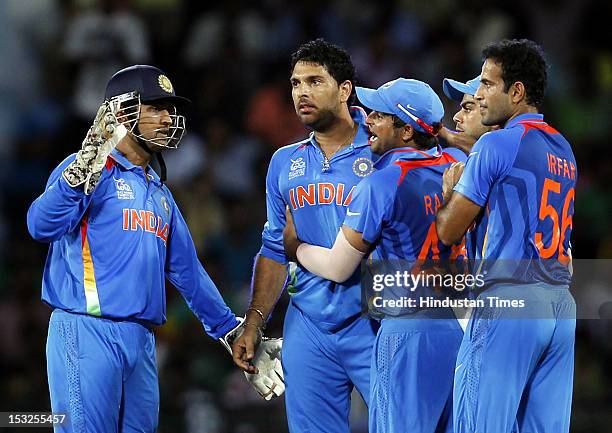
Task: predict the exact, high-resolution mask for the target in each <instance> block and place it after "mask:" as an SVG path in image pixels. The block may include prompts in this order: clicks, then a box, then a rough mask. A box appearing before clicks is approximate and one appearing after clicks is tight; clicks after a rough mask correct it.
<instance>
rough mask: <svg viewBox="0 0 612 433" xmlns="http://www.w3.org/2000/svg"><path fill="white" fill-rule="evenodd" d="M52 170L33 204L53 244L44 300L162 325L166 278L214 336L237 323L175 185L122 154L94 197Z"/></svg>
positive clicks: (32, 220)
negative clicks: (196, 239) (208, 266)
mask: <svg viewBox="0 0 612 433" xmlns="http://www.w3.org/2000/svg"><path fill="white" fill-rule="evenodd" d="M74 159H75V155H71V156H70V157H68V158H67V159H66V160H64V161H63V162H62V163H61V164H60V165H59V166H58V167H57V168H56V169H55V170H54V171H53V173H52V174H51V176H50V178H49V181H48V182H47V186H46V188H45V191H44V192H43V194H42V195H41V196H40V197H38V198H37V199H36V200H35V201H34V203H32V205H31V206H30V209H29V211H28V230H29V232H30V234H31V235H32V237H33V238H34V239H36V240H39V241H43V242H48V243H50V246H49V254H48V256H47V262H46V264H45V269H44V274H43V284H42V299H43V301H44V302H46V303H47V304H49V305H50V306H51V307H53V308H60V309H62V310H65V311H68V312H73V313H81V314H89V315H93V316H101V317H107V318H112V319H118V320H137V321H144V322H148V323H151V324H155V325H161V324H162V323H164V322H165V321H166V293H165V278H168V279H169V280H170V281H171V282H172V283H173V284H174V285H175V286H176V287H177V289H178V290H179V291H180V292H181V294H182V295H183V297H184V298H185V300H186V301H187V304H188V305H189V307H190V308H191V309H192V310H193V312H194V313H195V314H196V316H197V317H198V319H199V320H200V321H201V322H202V324H203V325H204V328H205V330H206V332H207V333H208V334H209V335H210V336H211V337H213V338H219V337H222V336H223V335H225V334H226V333H227V332H228V331H230V330H231V329H232V328H233V327H235V326H236V325H237V321H236V317H235V316H234V314H233V313H232V312H231V311H230V309H229V308H228V307H227V305H226V304H225V302H224V301H223V299H222V298H221V295H220V294H219V291H218V290H217V288H216V286H215V285H214V283H213V282H212V280H211V279H210V277H209V276H208V274H207V273H206V271H205V270H204V268H203V267H202V264H201V263H200V261H199V260H198V257H197V253H196V249H195V246H194V244H193V241H192V239H191V235H190V234H189V229H188V227H187V224H186V223H185V220H184V219H183V216H182V215H181V213H180V211H179V209H178V207H177V206H176V204H175V202H174V199H173V197H172V195H171V194H170V191H169V190H168V188H167V187H166V186H165V185H163V184H162V183H161V181H160V179H159V177H158V176H157V174H155V172H154V171H153V170H152V169H151V168H150V167H149V169H148V171H147V173H145V171H144V170H143V169H142V167H140V166H136V165H134V164H132V163H131V162H129V161H128V160H127V159H126V158H125V157H124V156H123V155H122V154H121V153H120V152H119V151H117V150H114V151H113V152H112V154H111V155H110V156H109V158H108V160H107V164H106V168H105V169H104V171H103V173H102V176H101V178H100V181H99V183H98V186H97V187H96V189H95V191H94V192H93V193H92V194H91V195H89V196H88V195H85V193H84V192H83V190H82V188H72V187H70V186H69V185H68V184H67V183H66V181H65V179H64V178H63V177H62V171H63V170H64V169H65V168H66V166H68V164H70V163H71V162H72V161H74Z"/></svg>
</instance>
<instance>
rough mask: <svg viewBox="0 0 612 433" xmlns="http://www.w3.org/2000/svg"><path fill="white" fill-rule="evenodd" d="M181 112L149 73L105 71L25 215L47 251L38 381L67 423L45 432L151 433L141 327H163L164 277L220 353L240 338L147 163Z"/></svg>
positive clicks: (144, 69)
mask: <svg viewBox="0 0 612 433" xmlns="http://www.w3.org/2000/svg"><path fill="white" fill-rule="evenodd" d="M187 102H188V100H187V99H185V98H182V97H180V96H177V95H176V94H175V91H174V88H173V86H172V83H171V82H170V80H169V79H168V77H167V76H166V75H165V74H164V73H163V72H162V71H161V70H159V69H157V68H155V67H153V66H147V65H136V66H131V67H129V68H126V69H122V70H121V71H119V72H117V73H116V74H115V75H114V76H113V77H112V78H111V79H110V81H109V82H108V85H107V87H106V96H105V101H104V103H103V104H102V106H101V107H100V109H99V111H98V114H97V115H96V118H95V120H94V123H93V125H92V127H91V128H90V130H89V131H88V133H87V136H86V138H85V140H84V141H83V145H82V149H81V150H80V151H79V152H78V153H76V154H73V155H71V156H69V157H68V158H66V160H64V161H63V162H62V163H61V164H60V165H59V166H58V167H57V168H56V169H55V170H54V171H53V173H52V174H51V176H50V178H49V181H48V182H47V186H46V188H45V191H44V192H43V193H42V195H41V196H40V197H38V198H37V199H36V200H35V201H34V203H32V205H31V207H30V209H29V211H28V220H27V222H28V229H29V232H30V234H31V235H32V237H34V238H35V239H36V240H39V241H42V242H47V243H49V244H50V246H49V254H48V257H47V262H46V264H45V269H44V274H43V283H42V300H43V302H45V303H46V304H48V305H49V306H50V307H51V308H53V313H52V314H51V319H50V323H49V334H48V339H47V374H48V380H49V391H50V396H51V408H52V410H53V412H56V413H57V412H59V413H66V414H67V415H68V416H67V418H68V420H67V422H66V423H65V424H63V425H61V426H56V427H55V431H59V432H88V433H90V432H101V433H102V432H104V433H109V432H124V433H126V432H154V431H156V429H157V424H158V410H159V389H158V381H157V367H156V361H155V339H154V334H153V332H152V328H153V327H154V326H156V325H161V324H163V323H164V322H165V320H166V294H165V279H166V278H168V279H169V280H170V281H171V282H172V283H173V284H174V285H175V286H176V287H177V288H178V290H179V291H180V292H181V294H182V295H183V297H184V298H185V300H186V302H187V304H188V305H189V307H190V308H191V309H192V310H193V312H194V313H195V315H196V316H197V318H198V319H199V320H200V321H201V322H202V325H203V326H204V329H205V331H206V332H207V333H208V334H209V335H210V336H211V337H213V338H218V339H222V340H223V343H224V345H225V346H226V347H229V344H230V343H231V341H232V340H233V338H235V337H236V336H237V335H238V334H239V333H240V332H242V330H244V328H245V327H248V323H246V324H243V325H241V324H240V323H241V321H240V320H238V319H237V318H236V317H235V316H234V314H233V313H232V312H231V311H230V309H229V308H228V307H227V306H226V304H225V302H224V301H223V299H222V298H221V296H220V294H219V291H218V290H217V288H216V287H215V285H214V283H213V282H212V281H211V279H210V278H209V276H208V274H207V273H206V271H205V270H204V268H203V267H202V265H201V264H200V262H199V261H198V258H197V254H196V250H195V247H194V244H193V241H192V239H191V236H190V234H189V230H188V228H187V224H186V223H185V220H184V219H183V217H182V215H181V213H180V211H179V209H178V207H177V206H176V203H175V202H174V199H173V198H172V195H171V193H170V191H169V190H168V188H167V186H166V185H164V184H163V182H162V180H161V179H160V177H159V176H158V175H157V174H156V173H155V172H154V171H153V169H152V168H151V167H150V166H149V162H150V160H151V157H152V155H154V154H158V153H159V152H161V150H163V149H167V148H176V147H177V146H178V145H179V142H180V140H181V137H182V135H183V132H184V129H185V118H184V117H183V116H182V115H181V114H178V110H177V109H180V108H181V107H182V106H183V105H184V104H186V103H187ZM261 347H265V349H266V350H264V352H263V353H262V352H260V353H259V354H258V356H257V357H256V358H255V359H254V364H255V367H254V368H255V369H256V370H258V371H259V372H260V374H259V375H253V376H250V380H251V382H252V384H253V386H254V387H255V388H256V389H257V390H258V391H259V392H260V393H261V394H262V395H267V394H268V392H269V391H270V388H272V387H274V388H275V391H276V392H280V393H282V389H283V386H282V381H281V380H280V379H277V378H278V377H279V376H278V373H280V374H282V371H281V368H280V362H279V360H278V352H279V351H280V342H270V341H266V342H263V343H262V344H261ZM264 375H267V376H266V377H265V378H264V377H263V376H264ZM268 376H269V377H268ZM264 379H265V380H264ZM271 381H276V382H278V383H276V384H271V383H270V382H271Z"/></svg>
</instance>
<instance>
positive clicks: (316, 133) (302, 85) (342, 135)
mask: <svg viewBox="0 0 612 433" xmlns="http://www.w3.org/2000/svg"><path fill="white" fill-rule="evenodd" d="M354 75H355V68H354V66H353V64H352V62H351V59H350V56H349V55H348V53H347V52H346V51H344V50H343V49H341V48H339V47H337V46H335V45H332V44H330V43H328V42H326V41H324V40H322V39H317V40H314V41H310V42H307V43H305V44H304V45H302V46H301V47H299V49H298V50H297V51H296V52H295V53H294V54H293V56H292V59H291V78H290V82H291V88H292V97H293V102H294V105H295V111H296V113H297V115H298V117H299V118H300V119H301V121H302V122H303V123H304V124H305V125H307V126H308V127H309V128H311V129H312V130H313V132H312V133H311V135H310V137H308V138H307V139H305V140H303V141H300V142H298V143H295V144H291V145H289V146H285V147H282V148H281V149H279V150H278V151H277V152H276V153H275V154H274V155H273V157H272V160H271V161H270V166H269V169H268V174H267V177H266V205H267V217H268V221H267V223H266V224H265V226H264V230H263V235H262V240H263V245H262V247H261V250H260V253H259V255H258V256H257V258H256V262H255V269H254V276H253V295H252V301H251V304H250V307H249V309H248V310H247V314H246V321H248V322H249V323H250V322H253V323H258V324H260V325H261V327H263V326H264V325H265V322H266V320H267V319H268V317H269V315H270V313H271V311H272V309H273V307H274V304H275V303H276V300H277V299H278V297H279V295H280V293H281V291H282V289H283V288H284V287H285V280H286V279H287V258H286V256H285V252H284V248H283V229H284V227H285V222H286V218H285V209H286V207H287V206H289V207H290V208H291V210H292V212H293V217H294V220H295V226H296V229H297V232H298V234H299V236H300V238H301V239H304V240H305V241H307V242H310V243H312V244H314V245H321V246H324V247H331V246H332V245H333V243H334V239H335V238H336V233H337V231H338V228H339V227H340V225H341V224H342V221H343V220H344V216H345V214H346V208H347V206H348V205H349V204H350V203H351V199H352V197H353V194H354V189H355V185H357V183H358V182H359V181H360V180H362V179H363V178H365V177H366V176H367V175H369V174H370V173H371V171H372V168H373V162H372V155H371V152H370V148H369V146H368V132H367V127H366V125H365V117H366V115H365V112H364V111H363V110H362V109H360V108H356V107H349V103H350V101H351V99H352V96H353V93H354V89H353V80H354ZM289 279H290V284H291V285H290V288H289V293H290V295H291V300H290V303H289V307H288V309H287V313H286V316H285V325H284V331H283V338H284V343H283V351H282V353H283V369H284V373H285V381H286V385H287V389H286V390H287V392H286V394H285V395H286V397H285V404H286V411H287V419H288V423H289V430H290V431H291V432H292V433H304V432H309V433H348V432H349V425H348V417H349V409H350V395H351V391H352V390H353V388H354V387H357V390H358V391H359V393H360V394H361V396H362V397H363V398H364V400H365V401H366V402H367V401H368V398H369V389H370V380H369V379H370V355H371V353H372V345H373V343H374V338H375V335H376V328H377V323H376V322H375V321H372V320H370V319H368V318H362V317H360V312H361V305H360V290H361V288H360V281H359V275H358V273H354V274H353V275H352V276H350V277H349V278H348V279H347V280H346V281H345V282H343V283H336V282H334V281H330V280H328V279H325V278H321V277H319V276H317V275H315V274H312V273H311V272H309V271H308V270H306V269H305V268H304V267H302V266H299V265H298V266H292V267H291V270H290V276H289ZM256 339H257V329H255V328H253V327H248V328H247V329H246V330H245V332H244V333H243V334H242V336H241V337H239V338H238V339H237V340H236V342H235V344H234V346H233V349H234V361H235V362H236V364H237V365H239V366H240V367H241V368H243V369H245V370H246V371H251V370H250V367H249V365H248V364H247V362H248V360H250V359H251V358H252V357H253V355H254V350H255V347H256Z"/></svg>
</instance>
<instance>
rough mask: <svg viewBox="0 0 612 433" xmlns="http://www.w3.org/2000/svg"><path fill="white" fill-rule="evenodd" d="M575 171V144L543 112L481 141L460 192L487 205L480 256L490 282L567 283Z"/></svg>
mask: <svg viewBox="0 0 612 433" xmlns="http://www.w3.org/2000/svg"><path fill="white" fill-rule="evenodd" d="M577 174H578V173H577V167H576V159H575V158H574V154H573V152H572V149H571V146H570V144H569V143H568V142H567V140H566V139H565V138H564V137H563V136H562V135H561V134H560V133H559V132H558V131H556V130H555V129H554V128H552V127H551V126H549V125H548V124H546V123H545V122H544V120H543V116H542V115H541V114H522V115H519V116H517V117H515V118H513V119H511V120H510V121H509V122H508V123H507V124H506V125H505V127H504V128H503V129H501V130H497V131H492V132H488V133H486V134H484V135H483V136H482V137H481V138H480V139H479V140H478V141H477V142H476V144H475V145H474V147H473V148H472V152H471V153H470V155H469V157H468V160H467V163H466V166H465V170H464V172H463V175H462V176H461V179H460V180H459V182H458V183H457V185H456V186H455V191H457V192H459V193H461V194H462V195H464V196H465V197H467V198H468V199H470V200H471V201H473V202H474V203H476V204H477V205H479V206H481V207H483V208H485V212H486V216H487V218H486V219H485V221H486V224H478V225H477V228H476V231H477V233H478V234H477V236H476V238H477V239H478V245H477V248H476V257H475V258H476V259H478V260H480V259H482V260H483V262H481V264H482V265H483V266H482V272H483V273H484V272H486V278H485V281H486V282H487V283H494V282H503V281H505V282H518V283H535V282H544V283H549V284H561V285H566V284H569V282H570V279H571V275H570V273H569V270H568V266H567V265H568V263H569V250H570V234H571V230H572V216H573V214H574V195H575V192H574V191H575V185H576V178H577Z"/></svg>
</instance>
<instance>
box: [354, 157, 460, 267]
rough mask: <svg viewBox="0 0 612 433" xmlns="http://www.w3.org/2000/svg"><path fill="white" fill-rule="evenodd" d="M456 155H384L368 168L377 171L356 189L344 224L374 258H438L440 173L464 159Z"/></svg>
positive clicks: (439, 244)
mask: <svg viewBox="0 0 612 433" xmlns="http://www.w3.org/2000/svg"><path fill="white" fill-rule="evenodd" d="M461 155H463V156H461ZM461 155H459V154H456V155H455V156H452V155H451V154H450V153H448V152H445V151H442V149H441V148H440V147H435V148H432V149H430V150H428V151H420V150H416V149H413V148H411V147H403V148H399V149H392V150H390V151H388V152H386V153H385V154H384V155H382V156H381V157H380V159H379V160H378V161H376V163H375V164H374V167H375V168H376V170H377V171H376V172H375V173H373V174H372V175H371V176H369V177H368V178H367V179H364V180H363V182H361V183H360V184H359V185H358V186H357V188H356V190H355V195H354V197H353V201H352V203H351V205H350V207H349V209H348V212H347V216H346V220H345V221H344V224H346V225H347V226H349V227H350V228H352V229H353V230H355V231H357V232H360V233H362V234H363V239H364V240H365V241H367V242H369V243H372V244H374V245H375V258H376V259H381V260H393V259H402V260H417V259H421V260H425V259H430V258H432V257H436V256H438V257H439V251H440V248H443V247H441V245H442V244H441V243H439V240H438V237H437V233H436V228H435V220H436V211H437V210H438V208H439V207H440V206H441V205H442V174H443V173H444V169H446V168H447V167H448V166H449V165H450V164H451V163H453V162H456V161H461V160H465V155H464V154H463V153H462V154H461ZM443 249H444V248H443ZM436 251H438V252H436ZM436 258H437V257H436Z"/></svg>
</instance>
